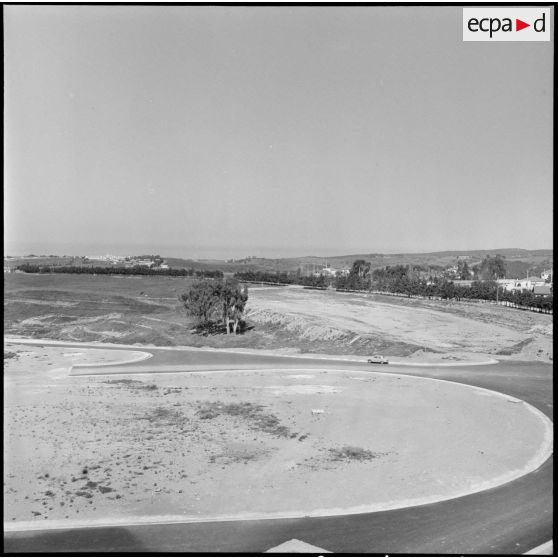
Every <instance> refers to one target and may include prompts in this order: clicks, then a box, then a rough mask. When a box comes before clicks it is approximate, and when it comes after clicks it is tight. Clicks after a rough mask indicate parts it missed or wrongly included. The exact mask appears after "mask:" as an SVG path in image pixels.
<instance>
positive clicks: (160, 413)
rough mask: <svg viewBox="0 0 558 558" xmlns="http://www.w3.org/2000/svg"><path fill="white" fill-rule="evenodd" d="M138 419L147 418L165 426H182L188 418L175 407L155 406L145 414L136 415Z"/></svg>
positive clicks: (151, 421)
mask: <svg viewBox="0 0 558 558" xmlns="http://www.w3.org/2000/svg"><path fill="white" fill-rule="evenodd" d="M138 418H139V419H140V420H147V421H149V422H150V423H151V424H160V425H165V426H178V427H183V426H184V424H185V423H186V422H188V418H187V417H186V416H184V414H182V413H181V412H180V411H177V410H175V409H167V408H166V407H156V408H155V409H153V410H152V411H150V412H149V413H148V414H147V415H144V416H141V417H138Z"/></svg>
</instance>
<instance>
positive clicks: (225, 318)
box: [179, 279, 248, 334]
mask: <svg viewBox="0 0 558 558" xmlns="http://www.w3.org/2000/svg"><path fill="white" fill-rule="evenodd" d="M179 299H180V300H181V301H182V303H183V305H184V308H185V310H186V312H187V313H188V315H190V316H192V317H194V318H195V319H196V321H197V323H198V325H200V326H208V325H209V324H211V323H212V321H213V320H214V319H215V320H217V319H218V320H222V322H223V324H224V326H225V328H226V331H227V334H229V333H230V332H231V324H232V328H233V333H236V332H237V329H238V325H239V323H240V320H241V319H242V316H243V314H244V308H245V307H246V302H247V301H248V288H247V287H244V289H242V288H241V287H240V284H239V283H238V281H236V280H235V279H227V280H224V281H223V280H209V279H199V280H197V281H195V282H194V283H193V284H192V286H191V288H190V290H189V291H188V292H187V293H184V294H182V295H180V297H179Z"/></svg>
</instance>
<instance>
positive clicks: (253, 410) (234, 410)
mask: <svg viewBox="0 0 558 558" xmlns="http://www.w3.org/2000/svg"><path fill="white" fill-rule="evenodd" d="M196 414H197V415H198V416H199V417H200V418H201V419H203V420H211V419H214V418H216V417H218V416H219V415H228V416H232V417H240V418H242V419H245V420H246V421H248V423H249V425H250V428H252V429H253V430H259V431H261V432H267V433H268V434H272V435H274V436H278V437H280V438H287V437H289V436H290V434H291V433H290V430H289V429H288V428H287V427H286V426H283V425H281V423H280V420H279V419H278V418H277V417H276V416H275V415H273V414H271V413H265V412H264V407H263V405H254V404H253V403H250V402H241V403H228V404H226V403H222V402H221V401H210V402H206V403H204V404H203V405H202V406H201V407H200V409H199V410H198V411H197V413H196Z"/></svg>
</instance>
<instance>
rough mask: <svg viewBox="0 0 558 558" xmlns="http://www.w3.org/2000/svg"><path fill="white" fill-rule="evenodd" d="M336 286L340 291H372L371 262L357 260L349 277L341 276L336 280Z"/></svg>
mask: <svg viewBox="0 0 558 558" xmlns="http://www.w3.org/2000/svg"><path fill="white" fill-rule="evenodd" d="M335 286H336V288H338V289H347V290H349V291H362V290H370V288H371V286H372V285H371V276H370V262H367V261H365V260H355V261H354V262H353V266H352V267H351V270H350V271H349V275H339V276H337V277H336V278H335Z"/></svg>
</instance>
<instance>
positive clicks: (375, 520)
mask: <svg viewBox="0 0 558 558" xmlns="http://www.w3.org/2000/svg"><path fill="white" fill-rule="evenodd" d="M37 344H38V345H39V344H40V343H37ZM59 345H60V346H68V345H65V344H64V343H60V344H59ZM71 346H73V347H77V346H88V345H87V344H83V345H71ZM89 346H96V347H97V348H100V346H99V345H89ZM103 348H105V347H103ZM120 348H124V347H120ZM133 348H134V349H135V350H141V349H140V348H139V347H133ZM146 350H148V351H149V352H150V353H152V354H153V358H151V359H149V360H147V361H145V362H144V363H137V364H130V365H125V364H124V365H115V366H114V367H111V368H110V372H111V373H112V372H121V373H126V372H127V371H128V372H131V371H132V370H133V372H134V373H140V372H145V373H152V372H154V371H155V370H156V367H158V366H169V365H171V366H175V367H177V370H176V371H177V372H179V371H184V372H187V371H193V370H212V369H234V368H242V369H250V368H254V369H258V368H259V369H261V368H265V367H275V368H278V367H282V368H289V367H296V368H321V369H327V368H328V367H336V368H339V367H343V368H347V369H355V370H356V369H358V370H360V371H363V370H370V369H371V365H368V364H366V363H361V362H350V361H344V360H333V359H332V360H323V359H309V358H292V357H281V356H264V355H252V354H242V353H225V352H213V351H203V350H188V351H182V350H169V349H151V348H149V349H146ZM178 367H179V368H178ZM373 369H374V371H375V372H381V371H382V370H383V368H382V367H381V365H378V366H374V367H373ZM385 370H386V371H389V372H390V373H393V372H396V373H398V374H408V375H414V376H424V377H429V378H440V379H447V380H452V381H454V382H460V383H463V384H469V385H473V386H479V387H484V388H488V389H492V390H495V391H500V392H502V393H505V394H508V395H511V396H513V397H517V398H519V399H523V400H524V401H527V402H528V403H530V404H531V405H533V406H535V407H537V408H538V409H539V410H541V411H542V412H543V413H545V414H546V415H547V416H548V417H549V418H550V419H552V366H551V365H547V364H540V363H532V362H506V363H499V364H496V365H487V366H460V367H437V366H432V367H431V368H424V367H421V368H413V367H403V366H401V367H400V366H393V365H390V366H389V367H386V368H385ZM108 371H109V370H107V369H106V368H105V369H103V370H99V373H105V374H106V373H107V372H108ZM80 372H82V373H84V372H86V369H81V370H80V369H79V368H76V369H74V373H80ZM87 372H91V370H89V371H87ZM552 488H553V458H552V457H551V458H550V459H548V460H547V461H546V462H545V463H544V464H543V465H542V466H541V467H539V468H538V469H537V470H536V471H534V472H532V473H529V474H527V475H525V476H523V477H521V478H519V479H517V480H515V481H512V482H510V483H507V484H505V485H502V486H499V487H496V488H493V489H490V490H486V491H483V492H479V493H476V494H471V495H469V496H465V497H462V498H456V499H453V500H446V501H443V502H438V503H435V504H428V505H424V506H416V507H412V508H405V509H400V510H392V511H385V512H376V513H365V514H356V515H345V516H336V517H320V518H301V519H275V520H254V521H222V522H207V523H174V524H153V525H135V526H134V525H132V526H114V527H89V528H73V529H56V530H40V531H25V532H8V533H5V535H4V552H9V553H11V552H16V553H30V552H93V553H100V552H131V553H137V552H162V553H169V552H181V553H182V552H190V553H201V552H211V553H216V552H223V553H227V554H229V553H244V554H245V553H262V552H265V551H266V550H268V549H270V548H272V547H276V546H278V545H280V544H282V543H284V542H286V541H288V540H291V539H298V540H302V541H304V542H306V543H308V544H311V545H314V546H316V547H320V548H323V549H327V550H329V551H331V552H335V553H348V554H355V553H374V554H376V553H377V554H481V555H487V554H504V555H510V554H512V555H513V554H523V553H525V552H527V551H528V550H530V549H532V548H534V547H537V546H538V545H541V544H543V543H545V542H546V541H548V540H549V539H551V538H552V533H553V531H552V526H553V509H552V503H553V502H552Z"/></svg>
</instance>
